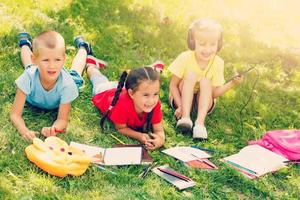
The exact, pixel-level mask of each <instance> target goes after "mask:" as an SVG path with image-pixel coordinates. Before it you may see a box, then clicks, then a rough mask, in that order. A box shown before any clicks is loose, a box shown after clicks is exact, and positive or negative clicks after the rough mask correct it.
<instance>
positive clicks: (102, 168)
mask: <svg viewBox="0 0 300 200" xmlns="http://www.w3.org/2000/svg"><path fill="white" fill-rule="evenodd" d="M98 168H99V169H100V170H102V171H107V172H109V173H112V174H114V175H117V173H116V172H113V171H111V170H108V169H106V168H105V167H102V166H100V165H98Z"/></svg>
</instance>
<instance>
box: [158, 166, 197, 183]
mask: <svg viewBox="0 0 300 200" xmlns="http://www.w3.org/2000/svg"><path fill="white" fill-rule="evenodd" d="M157 169H158V170H159V171H161V172H163V173H166V174H169V175H171V176H174V177H176V178H179V179H181V180H184V181H186V182H189V181H190V180H191V179H190V178H189V177H186V176H184V175H182V174H179V173H178V172H175V171H173V170H169V169H163V168H160V167H158V168H157Z"/></svg>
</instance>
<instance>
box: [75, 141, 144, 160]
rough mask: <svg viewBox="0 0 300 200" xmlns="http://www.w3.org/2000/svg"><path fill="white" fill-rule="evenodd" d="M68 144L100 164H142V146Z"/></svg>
mask: <svg viewBox="0 0 300 200" xmlns="http://www.w3.org/2000/svg"><path fill="white" fill-rule="evenodd" d="M70 146H74V147H77V148H79V149H81V150H82V151H83V152H84V153H86V154H87V155H88V156H90V157H91V158H92V162H93V163H96V164H101V165H140V164H142V155H143V154H142V147H140V146H126V147H113V148H101V147H96V146H90V145H85V144H80V143H76V142H71V143H70Z"/></svg>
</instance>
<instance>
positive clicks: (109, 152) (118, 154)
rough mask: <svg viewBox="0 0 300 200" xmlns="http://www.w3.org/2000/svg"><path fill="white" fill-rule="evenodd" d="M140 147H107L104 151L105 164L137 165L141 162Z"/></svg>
mask: <svg viewBox="0 0 300 200" xmlns="http://www.w3.org/2000/svg"><path fill="white" fill-rule="evenodd" d="M141 158H142V147H115V148H107V149H106V150H105V153H104V164H105V165H139V164H141Z"/></svg>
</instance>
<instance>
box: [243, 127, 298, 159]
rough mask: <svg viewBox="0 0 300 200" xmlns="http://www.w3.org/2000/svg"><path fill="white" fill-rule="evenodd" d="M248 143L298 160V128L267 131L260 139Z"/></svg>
mask: <svg viewBox="0 0 300 200" xmlns="http://www.w3.org/2000/svg"><path fill="white" fill-rule="evenodd" d="M248 143H249V144H258V145H260V146H262V147H264V148H267V149H269V150H271V151H273V152H274V153H277V154H280V155H282V156H284V157H286V158H287V159H289V160H300V130H274V131H267V132H266V133H265V135H264V136H263V137H262V139H261V140H255V141H254V140H253V141H249V142H248Z"/></svg>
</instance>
